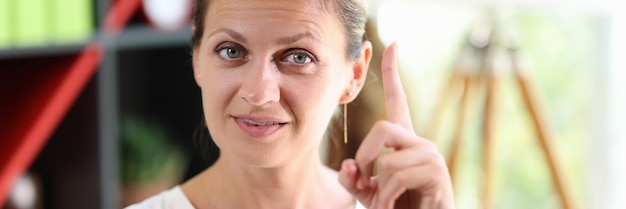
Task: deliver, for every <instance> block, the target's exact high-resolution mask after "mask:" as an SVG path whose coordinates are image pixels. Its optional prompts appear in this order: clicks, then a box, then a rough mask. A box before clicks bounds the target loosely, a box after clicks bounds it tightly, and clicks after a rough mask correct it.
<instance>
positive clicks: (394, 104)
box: [381, 42, 413, 131]
mask: <svg viewBox="0 0 626 209" xmlns="http://www.w3.org/2000/svg"><path fill="white" fill-rule="evenodd" d="M381 71H382V77H383V79H382V80H383V90H384V94H385V107H386V109H387V120H389V121H390V122H392V123H395V124H398V125H401V126H402V127H404V128H406V129H408V130H411V131H413V124H412V123H411V114H410V112H409V105H408V103H407V99H406V94H405V93H404V88H402V81H400V74H399V73H398V46H397V44H396V43H395V42H394V43H392V44H391V45H389V47H387V49H386V50H385V53H384V54H383V61H382V69H381Z"/></svg>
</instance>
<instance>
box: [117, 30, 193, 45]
mask: <svg viewBox="0 0 626 209" xmlns="http://www.w3.org/2000/svg"><path fill="white" fill-rule="evenodd" d="M190 40H191V26H189V27H185V29H184V30H181V31H175V32H165V31H160V30H157V29H155V28H153V27H150V26H147V25H141V26H129V27H128V28H126V29H124V30H123V31H122V32H121V33H120V34H119V35H118V36H117V37H115V40H114V42H113V44H114V45H115V46H116V47H118V48H120V49H129V48H133V49H137V48H148V47H168V46H180V45H188V44H189V42H190Z"/></svg>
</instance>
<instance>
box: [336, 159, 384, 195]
mask: <svg viewBox="0 0 626 209" xmlns="http://www.w3.org/2000/svg"><path fill="white" fill-rule="evenodd" d="M359 177H360V175H359V169H358V167H357V164H356V161H354V159H346V160H344V161H343V163H341V169H340V170H339V183H340V184H341V185H342V186H343V187H344V188H346V190H347V191H348V192H350V194H352V196H354V197H356V198H357V199H358V200H359V202H361V204H363V205H365V206H367V205H370V203H371V200H372V197H373V195H372V194H374V191H375V189H376V188H374V187H371V186H366V187H365V188H358V187H357V182H358V181H359Z"/></svg>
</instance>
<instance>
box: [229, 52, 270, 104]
mask: <svg viewBox="0 0 626 209" xmlns="http://www.w3.org/2000/svg"><path fill="white" fill-rule="evenodd" d="M250 64H251V65H250V66H249V68H248V69H245V71H244V72H245V73H244V75H242V76H243V77H244V79H243V83H242V84H241V88H240V89H239V93H238V94H239V96H240V97H241V98H242V99H243V100H245V101H246V102H248V103H250V104H252V105H255V106H262V105H264V104H267V103H272V102H278V101H279V100H280V87H279V83H280V82H279V79H280V72H279V71H278V69H277V67H276V65H275V64H274V63H273V62H272V61H271V60H267V61H261V60H259V61H258V62H253V63H250Z"/></svg>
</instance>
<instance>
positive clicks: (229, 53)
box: [220, 47, 242, 59]
mask: <svg viewBox="0 0 626 209" xmlns="http://www.w3.org/2000/svg"><path fill="white" fill-rule="evenodd" d="M241 54H242V53H241V50H239V49H237V48H231V47H227V48H223V49H222V50H220V56H221V57H222V58H224V59H237V58H240V57H241Z"/></svg>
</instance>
